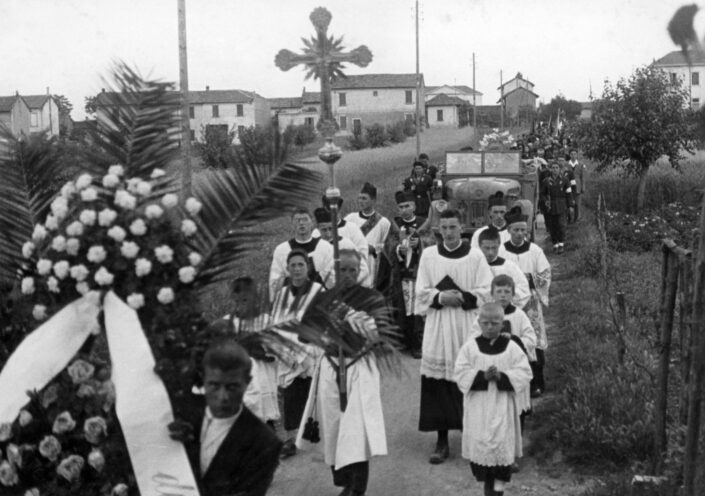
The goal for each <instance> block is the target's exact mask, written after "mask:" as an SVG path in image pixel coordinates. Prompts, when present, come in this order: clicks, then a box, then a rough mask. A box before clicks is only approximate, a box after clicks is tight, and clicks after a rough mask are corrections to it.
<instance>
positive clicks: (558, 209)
mask: <svg viewBox="0 0 705 496" xmlns="http://www.w3.org/2000/svg"><path fill="white" fill-rule="evenodd" d="M522 146H523V145H522ZM523 160H527V161H533V162H534V163H535V165H536V168H537V171H538V174H539V175H540V205H539V208H540V210H541V212H542V213H543V215H544V218H545V219H546V226H547V228H548V231H549V233H550V237H551V242H552V244H553V248H554V251H555V252H556V253H561V252H562V251H563V249H564V248H563V247H564V235H565V223H566V222H568V221H571V222H575V221H576V220H577V219H578V218H579V204H580V202H579V197H580V195H581V194H582V193H583V192H584V181H583V180H582V179H583V174H584V167H583V165H582V164H581V163H579V162H578V161H577V155H576V153H575V151H574V150H569V151H568V157H567V160H566V159H564V158H563V157H562V156H559V157H556V158H553V157H548V158H546V153H545V149H544V148H543V147H542V146H541V145H540V144H539V146H536V147H534V149H533V151H531V152H527V153H526V154H525V156H524V158H523ZM438 173H439V171H438V169H437V168H435V167H433V166H431V165H430V164H429V161H428V157H427V156H420V157H419V159H418V160H416V161H415V162H414V164H413V170H412V172H411V174H410V176H409V177H408V178H406V179H404V180H403V181H402V183H401V184H400V188H399V190H398V191H396V192H395V196H394V198H395V201H396V205H397V208H398V215H397V216H394V217H393V218H391V219H390V218H387V217H385V216H383V215H382V214H381V213H379V212H378V211H377V209H376V203H377V188H376V187H375V186H374V185H372V184H370V183H369V182H366V183H364V184H363V185H362V187H361V189H360V192H359V194H358V195H357V204H358V207H359V208H358V209H357V210H356V211H354V212H352V213H349V214H348V215H346V216H344V217H342V216H341V217H340V218H339V217H338V216H337V215H336V214H337V212H338V210H339V209H340V208H341V207H342V204H343V200H342V199H339V198H338V199H332V200H331V199H329V198H326V197H325V196H324V197H323V198H322V200H321V205H320V207H319V208H317V209H315V211H313V212H310V211H308V210H305V209H301V210H297V211H295V212H294V213H293V214H292V216H291V229H292V234H291V237H290V238H289V239H287V240H282V242H281V244H279V245H278V246H276V248H275V250H274V253H273V255H272V262H271V267H270V273H269V280H268V288H267V289H268V303H269V304H268V305H266V308H267V311H262V308H264V307H265V306H263V305H262V304H261V303H262V295H261V294H260V293H258V292H257V289H256V286H257V285H256V284H255V282H254V281H253V280H252V279H251V278H249V277H240V278H238V279H237V280H235V281H234V282H233V284H232V295H233V300H234V310H233V312H232V313H231V314H230V315H227V316H225V317H224V318H223V319H219V320H218V321H216V322H214V323H213V324H212V325H211V327H212V328H213V329H211V330H212V331H213V332H214V335H217V336H220V337H221V338H222V339H217V340H215V341H214V342H213V344H212V345H211V347H210V349H209V350H208V351H207V352H206V353H205V356H204V358H203V369H204V375H203V377H204V381H203V386H202V388H200V390H198V388H195V389H194V393H195V395H200V396H199V397H200V398H201V400H200V401H201V403H202V404H203V405H204V407H203V408H201V409H200V415H199V416H197V417H195V419H192V420H190V421H179V422H175V423H174V424H172V426H171V430H172V437H174V438H175V439H178V440H180V441H182V442H184V443H186V444H187V447H188V448H189V449H188V451H189V453H192V463H193V466H194V472H195V473H196V474H197V478H199V480H200V481H201V484H202V493H201V494H203V495H204V496H221V495H230V494H238V495H247V496H254V495H263V494H265V493H266V491H267V488H268V486H269V484H270V483H271V481H272V478H273V474H274V472H275V470H276V467H277V466H278V463H279V460H280V459H281V460H286V459H288V458H290V457H292V456H296V455H297V452H298V451H299V450H302V449H303V450H310V449H315V448H320V449H321V450H322V451H323V457H324V461H325V464H326V465H328V466H330V468H331V471H332V482H333V484H334V485H336V486H339V487H342V492H341V493H340V494H341V496H352V495H363V494H365V492H366V490H367V485H368V480H369V475H370V467H369V461H370V459H371V458H372V457H374V456H379V455H386V454H387V443H386V434H385V421H384V416H383V411H382V400H381V393H380V381H381V372H380V367H379V366H378V364H377V360H376V355H374V354H373V353H372V352H371V350H372V349H373V348H374V347H375V346H377V345H378V344H379V341H378V340H376V337H377V336H378V334H379V332H380V330H381V329H382V328H383V327H385V326H386V327H387V328H388V327H389V324H390V322H393V323H394V324H395V327H398V340H397V342H396V343H395V344H396V347H397V349H398V350H401V351H402V352H407V353H408V354H409V355H410V356H412V357H413V358H414V359H418V360H420V362H419V366H420V374H421V381H420V391H421V397H420V404H419V424H418V430H419V431H421V432H430V433H435V437H436V439H435V447H434V448H433V450H432V451H431V452H430V455H429V458H428V461H429V463H431V464H440V463H443V462H444V461H445V460H447V459H448V457H449V456H450V445H449V441H448V435H449V431H451V430H462V433H463V434H462V453H461V455H462V457H463V458H465V459H467V460H469V462H470V468H471V473H472V475H473V476H474V477H475V478H476V479H477V480H478V481H480V482H482V483H483V485H484V486H483V487H484V494H485V495H491V496H499V495H502V494H504V489H505V485H506V484H507V483H508V482H509V481H510V480H511V476H512V473H514V472H516V471H518V470H519V467H518V465H517V460H518V459H519V458H520V457H521V456H522V435H521V433H522V429H523V424H524V418H525V416H526V415H528V414H530V413H531V403H532V399H533V398H537V397H539V396H541V395H542V394H543V392H544V390H545V381H544V374H543V367H544V363H545V352H546V349H547V347H548V339H547V335H546V326H545V323H544V317H543V309H544V308H545V307H547V306H548V303H549V288H550V283H551V266H550V264H549V262H548V259H547V258H546V256H545V254H544V252H543V250H542V249H541V247H539V246H538V245H537V244H535V243H533V242H531V241H529V228H530V225H529V218H528V216H527V214H526V213H525V212H523V211H522V209H521V207H520V206H518V205H517V206H514V205H507V203H506V199H505V198H504V197H503V196H502V195H501V194H491V195H490V196H489V197H488V198H487V200H488V224H487V226H485V227H483V228H481V229H479V230H477V231H475V232H474V233H472V234H471V236H470V237H469V238H468V237H467V233H465V232H464V228H463V218H462V215H461V213H460V212H459V211H458V210H455V209H454V208H452V204H451V203H450V202H448V201H447V199H446V198H445V197H444V193H443V188H442V187H439V181H438V179H437V175H438ZM334 220H335V221H337V225H336V226H335V229H333V227H334V226H333V222H334ZM336 234H337V236H338V240H337V241H338V246H339V268H338V270H337V271H336V270H335V267H334V248H333V244H334V239H333V236H334V235H336ZM336 277H337V278H338V279H339V280H337V281H336ZM265 298H266V297H265ZM332 300H335V301H332ZM331 303H334V306H330V305H331ZM325 305H328V306H326V307H325V308H326V309H328V308H331V309H333V310H330V311H328V310H327V312H328V313H329V314H330V315H327V316H326V315H322V314H321V312H318V315H317V318H319V319H321V318H323V319H324V320H325V319H329V321H330V322H331V324H330V325H334V324H333V322H334V319H336V318H337V319H338V320H335V322H345V323H346V324H345V329H344V330H343V331H340V332H343V334H344V336H345V339H347V340H349V342H350V343H351V345H350V347H349V348H348V347H346V348H345V349H346V350H348V351H346V352H345V353H343V352H342V351H341V350H343V347H342V346H339V347H335V346H329V344H330V341H331V340H328V341H326V339H325V336H324V339H321V340H320V341H315V342H312V340H310V339H304V338H303V335H302V334H299V333H297V332H296V330H295V329H292V328H291V327H287V326H286V325H284V326H283V327H282V328H281V329H279V330H278V331H277V332H279V334H280V335H281V336H282V338H285V339H286V340H288V341H289V342H291V343H296V345H295V346H290V347H286V346H283V347H281V348H280V349H278V350H274V349H272V350H267V349H263V350H261V352H256V353H251V355H252V356H251V358H248V357H247V353H246V352H245V351H244V350H243V349H242V347H241V346H240V345H238V344H237V342H235V340H233V339H228V336H232V335H233V334H238V333H246V332H257V331H261V330H263V329H265V328H267V327H268V326H269V327H270V328H271V327H272V326H275V328H276V326H277V325H278V324H279V323H291V322H295V323H299V324H300V325H301V326H303V327H306V328H309V327H311V326H309V325H308V324H309V322H307V319H311V318H314V317H311V313H312V309H316V308H318V307H321V306H325ZM324 313H325V312H324ZM287 329H288V330H287ZM336 332H337V330H336ZM345 333H347V334H345ZM349 350H360V351H359V353H357V352H352V351H349ZM385 352H388V353H396V351H393V350H388V351H385ZM278 426H279V428H278V429H277V427H278ZM280 438H283V440H280ZM284 463H286V462H284ZM245 472H247V473H245Z"/></svg>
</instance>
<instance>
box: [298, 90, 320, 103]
mask: <svg viewBox="0 0 705 496" xmlns="http://www.w3.org/2000/svg"><path fill="white" fill-rule="evenodd" d="M302 103H304V104H306V103H321V92H320V91H304V94H303V97H302Z"/></svg>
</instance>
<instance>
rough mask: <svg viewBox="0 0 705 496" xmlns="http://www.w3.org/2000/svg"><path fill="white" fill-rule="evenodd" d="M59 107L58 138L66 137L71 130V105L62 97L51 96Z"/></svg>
mask: <svg viewBox="0 0 705 496" xmlns="http://www.w3.org/2000/svg"><path fill="white" fill-rule="evenodd" d="M52 96H53V97H54V100H55V101H56V105H57V106H58V107H59V136H62V137H63V136H68V134H69V130H70V128H71V111H72V110H73V104H72V103H71V102H70V101H69V99H68V98H66V97H65V96H64V95H52Z"/></svg>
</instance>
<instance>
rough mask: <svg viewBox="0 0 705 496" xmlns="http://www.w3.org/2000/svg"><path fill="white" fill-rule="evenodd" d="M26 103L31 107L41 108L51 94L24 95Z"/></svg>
mask: <svg viewBox="0 0 705 496" xmlns="http://www.w3.org/2000/svg"><path fill="white" fill-rule="evenodd" d="M22 98H24V101H25V103H27V106H28V107H29V108H31V109H40V108H42V107H43V106H44V103H45V102H46V101H47V100H48V99H49V95H22Z"/></svg>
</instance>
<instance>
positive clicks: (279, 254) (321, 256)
mask: <svg viewBox="0 0 705 496" xmlns="http://www.w3.org/2000/svg"><path fill="white" fill-rule="evenodd" d="M292 247H295V248H296V249H301V250H303V251H305V252H306V253H308V256H309V258H310V259H311V261H312V262H313V267H314V270H315V271H316V274H317V275H318V276H319V277H320V278H321V281H322V282H323V285H324V286H325V287H327V288H332V287H333V286H335V271H334V270H333V245H331V244H330V243H329V242H328V241H326V240H324V239H321V238H314V237H311V239H309V240H308V241H307V242H305V243H299V242H297V241H296V240H294V239H290V240H289V241H285V242H284V243H281V244H279V245H277V247H276V248H275V249H274V253H273V254H272V265H271V267H270V269H269V299H270V300H271V301H273V300H274V298H275V297H276V295H277V292H278V291H279V289H281V287H282V285H283V284H284V280H285V279H286V278H287V277H288V276H289V271H288V270H287V268H286V266H287V261H286V258H287V256H288V255H289V253H290V252H291V250H292Z"/></svg>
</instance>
